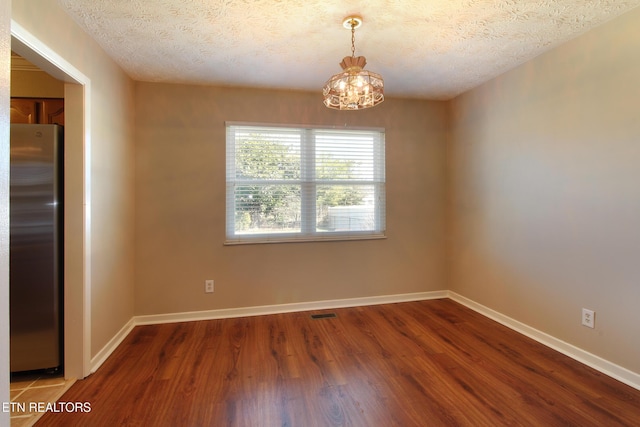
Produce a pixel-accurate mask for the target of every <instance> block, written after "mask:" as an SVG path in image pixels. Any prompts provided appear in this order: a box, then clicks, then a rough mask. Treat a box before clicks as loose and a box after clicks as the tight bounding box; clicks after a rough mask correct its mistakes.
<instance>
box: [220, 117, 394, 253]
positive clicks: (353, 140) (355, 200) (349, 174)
mask: <svg viewBox="0 0 640 427" xmlns="http://www.w3.org/2000/svg"><path fill="white" fill-rule="evenodd" d="M384 164H385V162H384V131H382V130H379V129H377V130H371V129H365V130H363V129H323V128H306V127H305V128H301V127H276V126H259V125H245V124H238V123H227V243H243V242H247V243H249V242H250V243H257V242H264V243H267V242H282V241H295V240H304V241H308V240H343V239H357V238H377V237H383V236H384V230H385V172H384Z"/></svg>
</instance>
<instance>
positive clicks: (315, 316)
mask: <svg viewBox="0 0 640 427" xmlns="http://www.w3.org/2000/svg"><path fill="white" fill-rule="evenodd" d="M331 317H336V314H335V313H324V314H312V315H311V318H312V319H329V318H331Z"/></svg>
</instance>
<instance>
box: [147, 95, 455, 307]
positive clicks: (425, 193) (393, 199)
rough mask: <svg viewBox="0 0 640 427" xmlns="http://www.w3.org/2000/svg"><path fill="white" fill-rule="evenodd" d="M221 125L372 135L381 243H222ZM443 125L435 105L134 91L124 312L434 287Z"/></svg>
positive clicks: (438, 282) (439, 257) (438, 266)
mask: <svg viewBox="0 0 640 427" xmlns="http://www.w3.org/2000/svg"><path fill="white" fill-rule="evenodd" d="M225 121H249V122H261V123H283V124H291V123H293V124H312V125H335V126H373V127H384V128H385V129H386V157H387V169H386V172H387V236H388V238H387V239H386V240H369V241H354V242H322V243H283V244H267V245H264V244H263V245H240V246H223V242H224V240H225ZM445 123H446V110H445V104H444V103H439V102H428V101H416V100H399V99H388V100H386V101H385V102H384V103H383V104H382V105H380V106H379V107H376V108H375V109H372V110H365V111H360V112H336V111H333V110H329V109H327V108H325V107H324V106H323V104H322V100H321V97H320V93H319V92H317V93H304V92H285V91H269V90H249V89H232V88H214V87H202V86H184V85H168V84H151V83H136V201H137V204H136V260H137V265H136V298H135V300H136V314H138V315H143V314H158V313H173V312H185V311H193V310H208V309H219V308H231V307H248V306H260V305H271V304H285V303H295V302H307V301H321V300H331V299H341V298H355V297H367V296H377V295H394V294H403V293H413V292H424V291H432V290H441V289H445V287H446V284H445V283H444V276H443V271H444V269H443V265H444V264H443V236H444V234H443V225H444V216H443V214H444V203H443V202H444V193H443V190H444V186H443V176H444V169H443V165H444V143H445V133H444V131H445ZM205 279H214V280H215V283H216V285H215V293H213V294H211V295H205V294H204V280H205Z"/></svg>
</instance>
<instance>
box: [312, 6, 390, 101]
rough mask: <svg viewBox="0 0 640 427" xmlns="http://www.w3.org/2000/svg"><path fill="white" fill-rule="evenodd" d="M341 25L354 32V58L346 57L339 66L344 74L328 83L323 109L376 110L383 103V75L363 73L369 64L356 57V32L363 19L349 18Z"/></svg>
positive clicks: (332, 77) (363, 59)
mask: <svg viewBox="0 0 640 427" xmlns="http://www.w3.org/2000/svg"><path fill="white" fill-rule="evenodd" d="M342 25H343V26H344V27H345V28H347V29H350V30H351V56H345V57H344V59H343V60H342V62H341V63H340V66H341V67H342V72H341V73H338V74H335V75H333V76H331V78H330V79H329V80H327V82H326V83H325V85H324V88H323V89H322V93H323V96H324V105H326V106H327V107H329V108H333V109H336V110H362V109H364V108H370V107H375V106H376V105H378V104H380V103H381V102H382V101H384V81H383V80H382V76H381V75H380V74H377V73H373V72H371V71H365V70H363V68H364V66H365V65H366V64H367V60H366V59H365V57H364V56H358V57H356V56H355V52H356V45H355V42H356V38H355V30H356V28H358V27H360V26H361V25H362V18H361V17H359V16H350V17H348V18H346V19H345V20H344V22H343V23H342Z"/></svg>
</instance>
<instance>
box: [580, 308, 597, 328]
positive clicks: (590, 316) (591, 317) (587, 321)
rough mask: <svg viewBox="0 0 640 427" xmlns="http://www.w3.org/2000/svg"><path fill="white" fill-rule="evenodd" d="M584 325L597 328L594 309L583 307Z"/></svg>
mask: <svg viewBox="0 0 640 427" xmlns="http://www.w3.org/2000/svg"><path fill="white" fill-rule="evenodd" d="M582 325H583V326H586V327H587V328H591V329H593V328H595V327H596V313H595V311H593V310H589V309H587V308H583V309H582Z"/></svg>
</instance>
